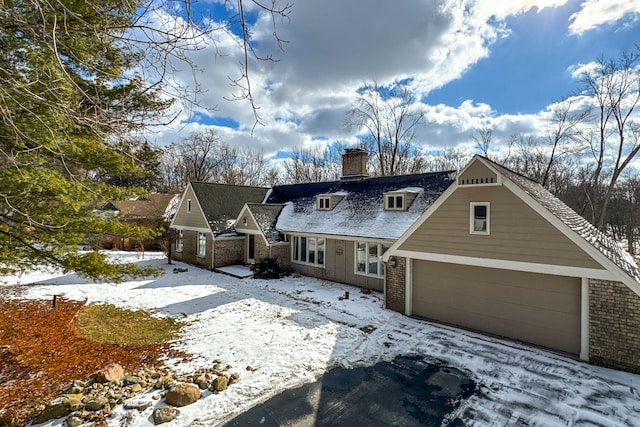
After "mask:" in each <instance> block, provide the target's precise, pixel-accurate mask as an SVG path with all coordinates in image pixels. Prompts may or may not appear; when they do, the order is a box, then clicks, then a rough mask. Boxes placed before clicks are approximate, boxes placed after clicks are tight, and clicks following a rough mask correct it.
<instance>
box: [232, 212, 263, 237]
mask: <svg viewBox="0 0 640 427" xmlns="http://www.w3.org/2000/svg"><path fill="white" fill-rule="evenodd" d="M239 218H240V221H239V222H238V224H237V225H236V228H237V229H238V230H241V231H243V232H244V230H251V231H259V232H260V234H262V230H260V227H258V224H256V222H255V221H254V220H253V217H252V216H251V215H250V214H249V211H248V210H247V209H243V210H242V215H241V216H239ZM245 218H246V220H247V225H244V221H243V220H244V219H245Z"/></svg>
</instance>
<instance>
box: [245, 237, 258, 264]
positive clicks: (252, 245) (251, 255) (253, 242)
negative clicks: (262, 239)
mask: <svg viewBox="0 0 640 427" xmlns="http://www.w3.org/2000/svg"><path fill="white" fill-rule="evenodd" d="M247 258H248V259H249V262H254V261H255V258H256V236H255V235H254V234H249V255H248V257H247Z"/></svg>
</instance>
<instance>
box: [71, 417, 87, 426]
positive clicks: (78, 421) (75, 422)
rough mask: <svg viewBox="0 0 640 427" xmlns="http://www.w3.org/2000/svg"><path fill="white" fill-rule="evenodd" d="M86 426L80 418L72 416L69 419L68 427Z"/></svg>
mask: <svg viewBox="0 0 640 427" xmlns="http://www.w3.org/2000/svg"><path fill="white" fill-rule="evenodd" d="M82 424H84V420H83V419H82V418H80V417H76V416H71V417H69V418H67V426H68V427H79V426H81V425H82Z"/></svg>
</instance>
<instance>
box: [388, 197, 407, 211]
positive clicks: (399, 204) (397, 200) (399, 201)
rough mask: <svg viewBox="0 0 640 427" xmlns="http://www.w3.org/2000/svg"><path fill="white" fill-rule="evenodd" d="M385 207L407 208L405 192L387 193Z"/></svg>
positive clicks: (400, 209) (393, 208)
mask: <svg viewBox="0 0 640 427" xmlns="http://www.w3.org/2000/svg"><path fill="white" fill-rule="evenodd" d="M384 209H385V210H387V211H403V210H405V200H404V194H385V196H384Z"/></svg>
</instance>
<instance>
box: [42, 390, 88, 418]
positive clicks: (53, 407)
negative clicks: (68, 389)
mask: <svg viewBox="0 0 640 427" xmlns="http://www.w3.org/2000/svg"><path fill="white" fill-rule="evenodd" d="M81 400H82V395H81V394H63V395H62V396H60V397H57V398H55V399H53V400H52V401H51V402H49V404H47V405H46V406H45V407H44V410H43V411H42V412H41V413H40V414H39V415H38V416H37V417H36V420H35V423H36V424H40V423H43V422H45V421H49V420H54V419H56V418H62V417H65V416H67V415H69V414H70V413H71V412H72V410H71V407H72V406H76V405H78V404H80V405H81Z"/></svg>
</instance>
